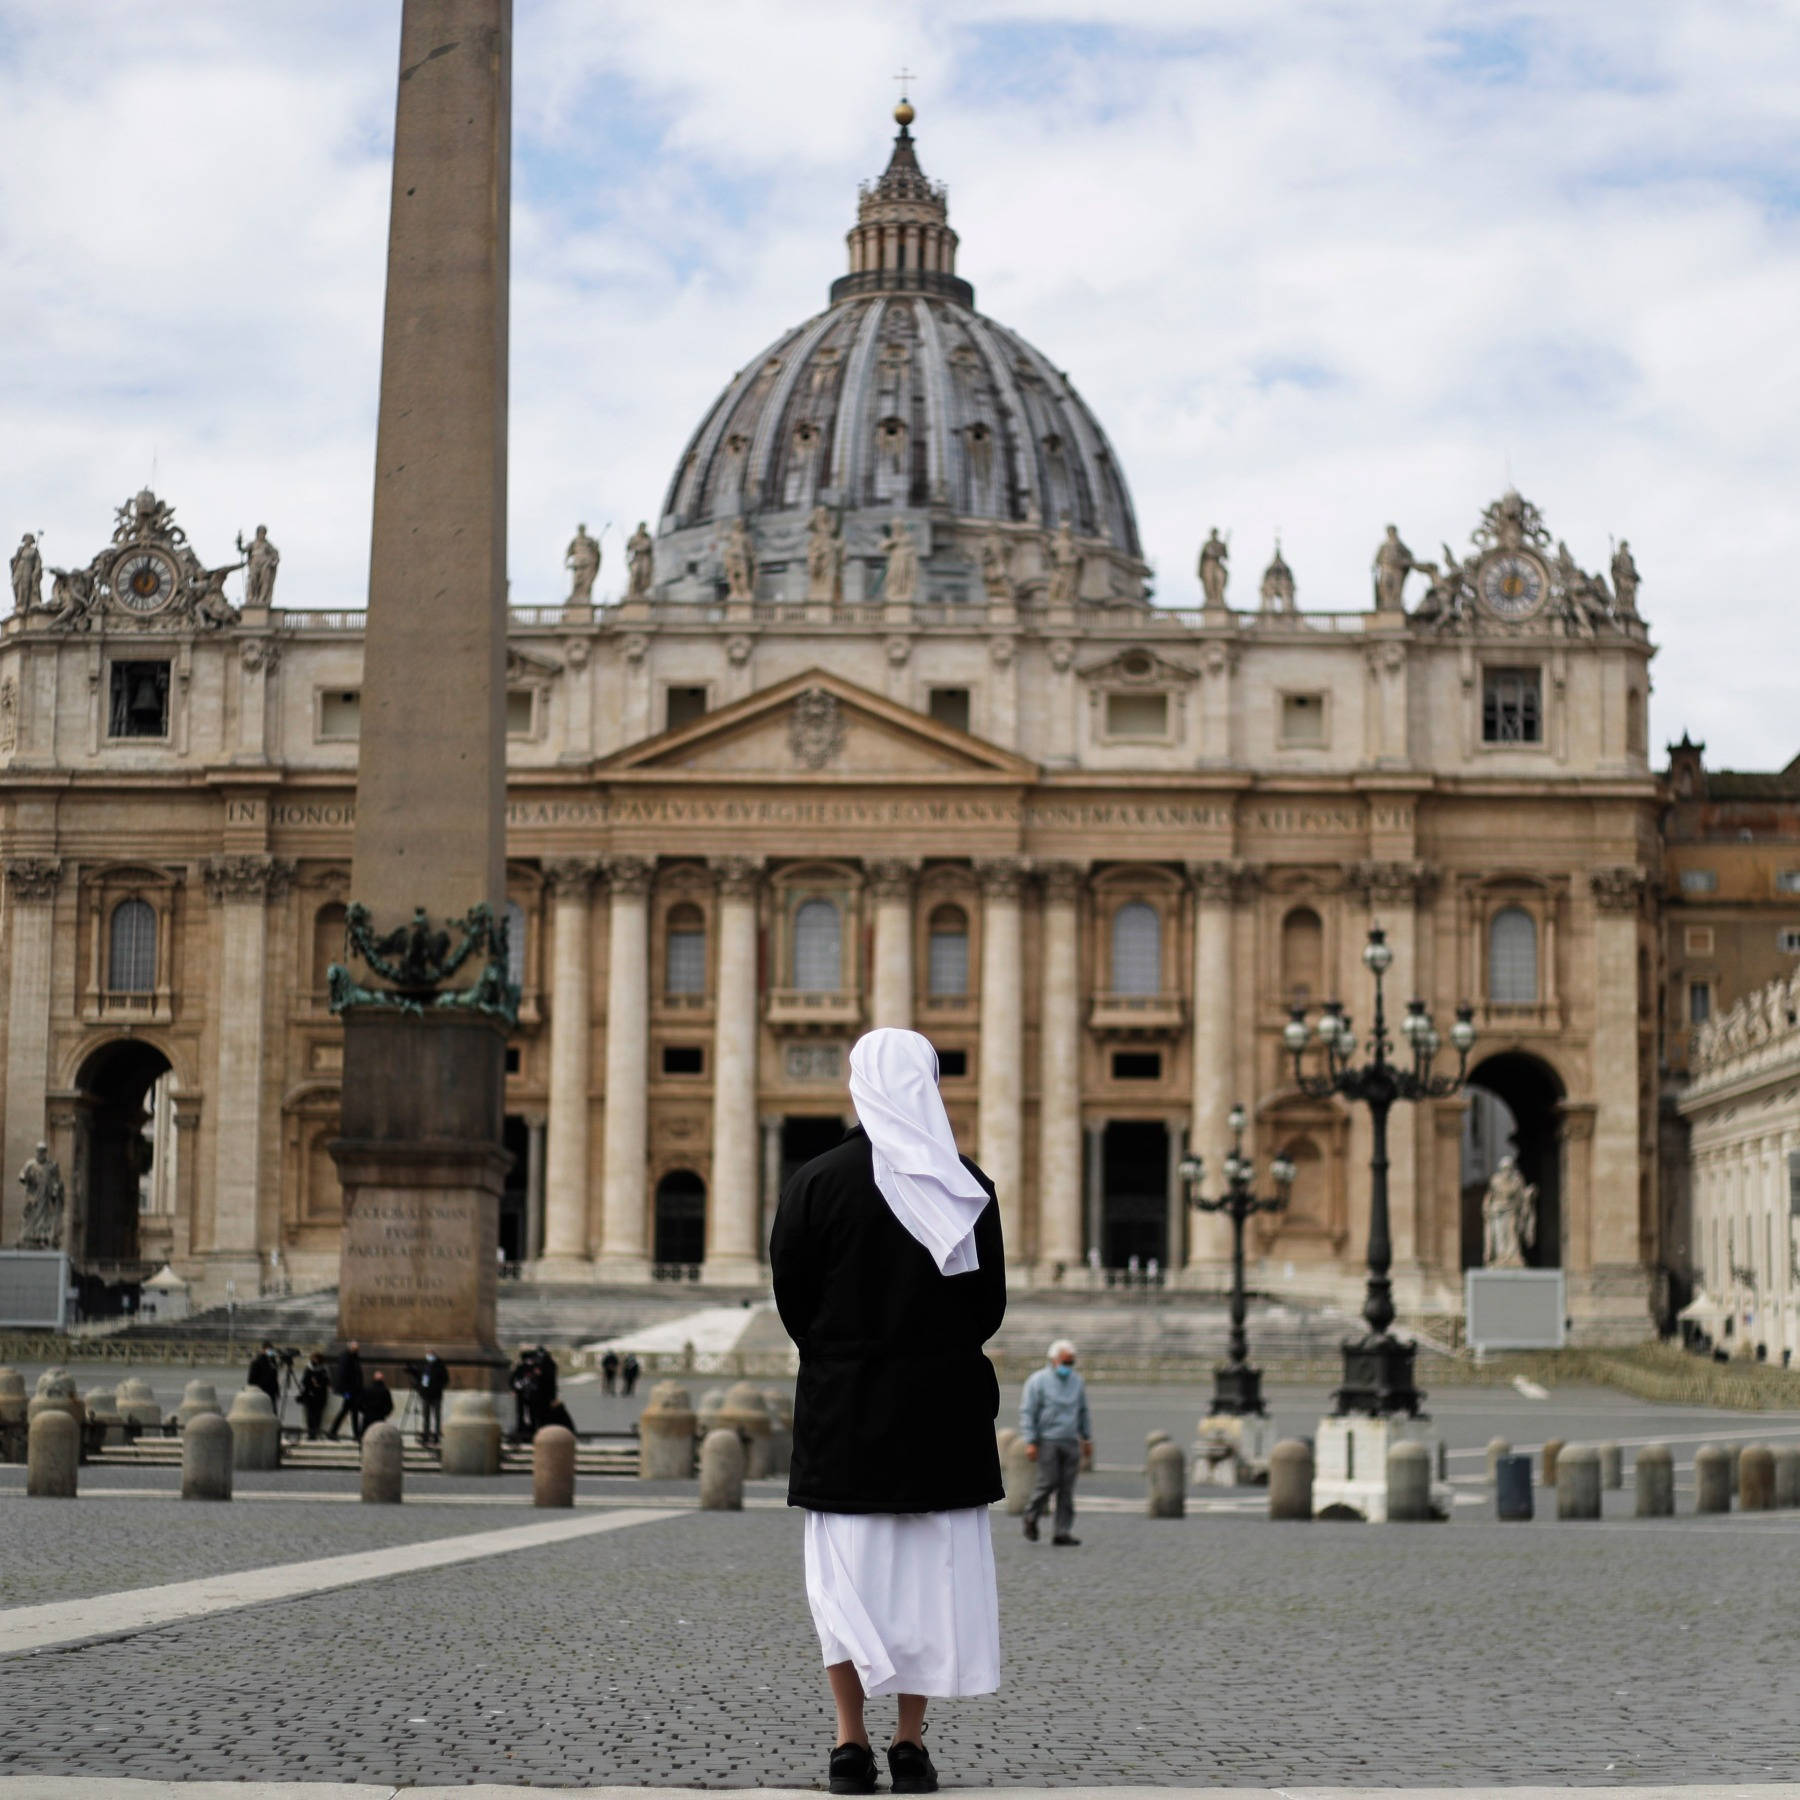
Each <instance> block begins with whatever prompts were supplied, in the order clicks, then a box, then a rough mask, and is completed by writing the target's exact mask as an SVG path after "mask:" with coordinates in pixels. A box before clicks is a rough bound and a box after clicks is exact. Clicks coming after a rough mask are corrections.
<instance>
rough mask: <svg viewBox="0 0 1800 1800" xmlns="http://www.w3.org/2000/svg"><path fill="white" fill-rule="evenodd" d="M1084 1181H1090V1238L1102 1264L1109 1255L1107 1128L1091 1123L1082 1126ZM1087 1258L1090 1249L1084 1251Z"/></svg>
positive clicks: (1088, 1238)
mask: <svg viewBox="0 0 1800 1800" xmlns="http://www.w3.org/2000/svg"><path fill="white" fill-rule="evenodd" d="M1081 1136H1082V1144H1083V1152H1084V1165H1083V1171H1084V1176H1083V1178H1084V1180H1085V1181H1086V1184H1087V1194H1086V1199H1087V1241H1088V1244H1089V1246H1090V1247H1091V1248H1093V1249H1096V1250H1098V1251H1099V1252H1100V1255H1101V1261H1102V1266H1104V1263H1105V1257H1106V1127H1105V1126H1104V1125H1087V1126H1084V1127H1083V1128H1082V1133H1081ZM1082 1256H1083V1260H1084V1261H1085V1260H1086V1251H1083V1253H1082Z"/></svg>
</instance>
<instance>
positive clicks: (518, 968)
mask: <svg viewBox="0 0 1800 1800" xmlns="http://www.w3.org/2000/svg"><path fill="white" fill-rule="evenodd" d="M506 979H507V980H508V981H510V982H511V983H512V984H513V986H514V987H516V988H522V987H523V986H524V985H525V909H524V907H522V906H521V905H520V904H519V903H518V901H516V900H509V901H507V903H506Z"/></svg>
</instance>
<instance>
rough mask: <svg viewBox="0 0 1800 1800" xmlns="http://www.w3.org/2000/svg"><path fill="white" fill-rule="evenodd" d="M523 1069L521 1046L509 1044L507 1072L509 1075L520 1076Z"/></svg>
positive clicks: (507, 1047)
mask: <svg viewBox="0 0 1800 1800" xmlns="http://www.w3.org/2000/svg"><path fill="white" fill-rule="evenodd" d="M521 1067H523V1063H522V1061H521V1058H520V1055H519V1046H518V1045H517V1044H508V1045H507V1046H506V1072H507V1074H509V1075H516V1074H518V1072H519V1070H520V1068H521Z"/></svg>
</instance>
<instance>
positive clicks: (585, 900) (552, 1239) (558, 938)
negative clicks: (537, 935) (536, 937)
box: [535, 856, 599, 1281]
mask: <svg viewBox="0 0 1800 1800" xmlns="http://www.w3.org/2000/svg"><path fill="white" fill-rule="evenodd" d="M598 874H599V864H598V863H597V862H595V861H594V860H593V859H591V858H588V857H579V856H576V857H565V858H562V859H561V860H559V861H556V862H552V863H550V864H548V865H547V866H546V867H545V870H544V876H545V881H546V885H547V886H548V887H549V890H550V954H551V965H550V1118H549V1121H548V1128H547V1131H546V1133H545V1143H544V1170H543V1176H544V1189H543V1209H544V1210H543V1220H544V1241H543V1249H542V1251H541V1253H540V1255H539V1258H538V1263H537V1268H536V1271H535V1272H536V1274H537V1277H538V1279H539V1280H542V1281H585V1280H587V1279H588V1278H589V1277H590V1276H591V1275H592V1273H593V1266H592V1264H591V1263H590V1262H589V1260H588V1251H589V1245H588V1123H589V1121H588V1088H589V1086H590V1081H591V1074H592V1044H593V1036H594V1021H593V1016H592V1014H593V1006H592V996H593V971H592V969H591V968H590V966H589V958H588V945H589V941H590V933H591V920H590V917H589V904H590V900H591V897H592V895H593V891H594V879H595V877H596V876H597V875H598Z"/></svg>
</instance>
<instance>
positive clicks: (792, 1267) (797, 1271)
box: [769, 1175, 819, 1352]
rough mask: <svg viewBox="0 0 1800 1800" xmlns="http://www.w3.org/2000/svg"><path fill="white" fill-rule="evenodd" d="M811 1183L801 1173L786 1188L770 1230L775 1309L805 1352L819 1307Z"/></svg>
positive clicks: (816, 1244) (770, 1257)
mask: <svg viewBox="0 0 1800 1800" xmlns="http://www.w3.org/2000/svg"><path fill="white" fill-rule="evenodd" d="M810 1199H811V1183H810V1182H806V1181H802V1180H801V1179H800V1177H799V1176H798V1175H796V1176H795V1177H794V1179H793V1180H791V1181H790V1182H789V1183H788V1184H787V1186H786V1188H785V1189H783V1190H782V1195H781V1201H780V1203H779V1205H777V1206H776V1208H775V1223H774V1225H773V1226H772V1227H771V1228H770V1231H769V1273H770V1274H771V1275H772V1276H773V1278H774V1282H775V1310H776V1311H777V1312H778V1313H780V1314H781V1323H782V1325H783V1326H784V1327H785V1329H786V1331H787V1334H788V1336H789V1337H791V1338H792V1339H793V1340H794V1342H795V1343H796V1344H797V1345H798V1346H799V1347H800V1349H801V1351H802V1352H804V1351H805V1348H806V1340H807V1337H808V1336H809V1334H810V1333H811V1331H812V1322H813V1318H814V1316H815V1315H816V1314H817V1312H818V1309H819V1260H818V1239H817V1237H816V1236H815V1235H814V1233H813V1231H812V1229H811V1224H810V1220H809V1216H808V1215H809V1212H810V1206H809V1202H810Z"/></svg>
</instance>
